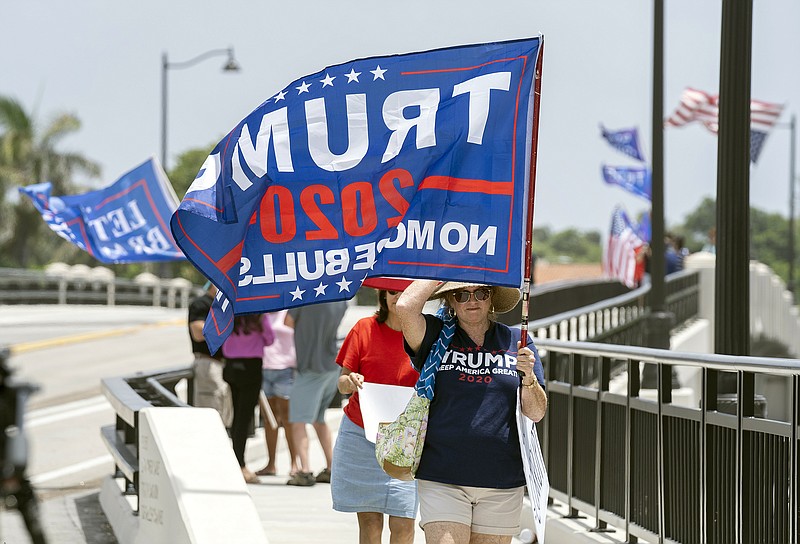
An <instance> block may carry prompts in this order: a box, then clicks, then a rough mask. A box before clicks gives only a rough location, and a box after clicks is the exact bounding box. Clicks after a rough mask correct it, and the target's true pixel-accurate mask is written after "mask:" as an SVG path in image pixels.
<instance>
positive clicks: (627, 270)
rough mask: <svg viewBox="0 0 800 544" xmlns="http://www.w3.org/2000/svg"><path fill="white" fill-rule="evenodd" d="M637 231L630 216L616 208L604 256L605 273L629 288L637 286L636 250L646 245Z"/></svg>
mask: <svg viewBox="0 0 800 544" xmlns="http://www.w3.org/2000/svg"><path fill="white" fill-rule="evenodd" d="M636 231H637V229H636V228H634V226H633V225H632V224H631V222H630V220H629V219H628V214H626V213H625V211H624V210H623V209H622V208H620V207H616V208H614V215H613V216H612V218H611V233H610V234H609V236H608V246H607V247H606V252H605V255H604V256H603V271H604V272H605V274H606V276H608V277H610V278H613V279H618V280H619V281H621V282H622V283H624V284H625V285H627V286H628V287H635V286H636V280H635V278H634V276H635V272H636V250H637V249H639V248H640V247H642V246H643V245H644V241H643V240H642V239H641V238H639V236H638V235H637V234H636Z"/></svg>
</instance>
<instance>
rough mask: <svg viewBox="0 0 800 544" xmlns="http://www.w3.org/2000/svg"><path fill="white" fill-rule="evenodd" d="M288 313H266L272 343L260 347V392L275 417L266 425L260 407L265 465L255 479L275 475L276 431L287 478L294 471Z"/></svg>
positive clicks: (291, 335)
mask: <svg viewBox="0 0 800 544" xmlns="http://www.w3.org/2000/svg"><path fill="white" fill-rule="evenodd" d="M287 312H288V310H280V311H278V312H271V313H268V314H267V316H268V317H269V322H270V326H271V327H272V332H274V333H275V341H274V342H273V343H272V344H270V345H269V346H265V347H264V362H263V365H262V369H261V372H262V380H261V390H262V391H263V392H264V396H265V398H266V399H267V402H268V403H269V410H270V411H271V412H272V414H273V416H274V418H275V424H276V426H275V427H273V426H272V424H271V423H270V418H269V417H268V415H267V411H266V407H264V406H261V419H262V420H263V421H264V436H265V438H266V442H267V464H266V466H265V467H264V468H262V469H261V470H259V471H257V472H256V475H257V476H274V475H275V474H277V468H276V466H275V457H276V452H277V449H278V432H279V430H280V428H281V427H283V432H284V435H285V436H286V443H287V445H288V449H289V458H290V459H291V468H290V470H289V474H290V475H294V474H295V473H296V472H297V471H298V470H299V468H298V464H297V452H296V451H295V448H294V442H292V435H291V433H290V432H289V429H288V427H289V394H290V393H291V391H292V384H293V383H294V373H295V368H296V367H297V358H296V357H295V351H294V329H292V328H291V327H287V326H286V324H285V323H284V320H285V319H286V314H287Z"/></svg>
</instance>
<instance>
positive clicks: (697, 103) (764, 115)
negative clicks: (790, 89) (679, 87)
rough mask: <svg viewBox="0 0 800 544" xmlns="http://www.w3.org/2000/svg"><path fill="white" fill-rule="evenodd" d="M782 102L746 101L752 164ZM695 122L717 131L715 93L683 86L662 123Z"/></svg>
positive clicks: (779, 111)
mask: <svg viewBox="0 0 800 544" xmlns="http://www.w3.org/2000/svg"><path fill="white" fill-rule="evenodd" d="M781 111H783V104H774V103H772V102H763V101H761V100H750V161H751V162H753V163H755V162H756V161H757V160H758V156H759V155H760V154H761V149H762V147H763V146H764V141H765V140H766V139H767V133H769V131H770V129H771V128H772V127H773V126H774V125H775V123H776V122H777V121H778V117H780V115H781ZM692 121H698V122H700V123H703V125H704V126H705V127H706V128H707V129H708V130H710V131H711V132H713V133H714V134H717V132H719V95H716V94H708V93H707V92H704V91H699V90H697V89H692V88H687V89H686V90H685V91H683V94H682V95H681V103H680V105H679V106H678V108H677V109H676V110H675V111H674V112H673V113H672V115H670V116H669V117H667V120H666V121H665V123H664V124H665V125H666V126H669V127H682V126H684V125H686V124H688V123H691V122H692Z"/></svg>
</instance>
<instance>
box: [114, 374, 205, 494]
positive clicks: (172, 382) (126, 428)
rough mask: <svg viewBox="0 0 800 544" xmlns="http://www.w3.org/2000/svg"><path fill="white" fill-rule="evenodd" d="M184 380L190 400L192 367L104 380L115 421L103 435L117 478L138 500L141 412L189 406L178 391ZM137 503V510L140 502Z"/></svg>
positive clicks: (127, 491) (128, 492)
mask: <svg viewBox="0 0 800 544" xmlns="http://www.w3.org/2000/svg"><path fill="white" fill-rule="evenodd" d="M181 380H186V381H187V398H188V399H191V398H192V391H193V385H194V372H193V370H192V367H190V366H187V367H181V368H175V369H170V370H165V371H160V372H158V373H155V374H135V375H133V376H127V377H115V378H105V379H103V380H102V391H103V394H104V395H105V397H106V398H107V399H108V402H109V403H110V404H111V407H112V408H113V409H114V412H115V414H116V422H115V423H114V425H107V426H105V427H102V428H101V429H100V435H101V437H102V439H103V442H104V443H105V445H106V449H108V451H109V453H111V457H112V458H113V459H114V467H115V476H116V477H120V478H124V479H125V493H126V494H128V495H135V496H136V497H137V498H138V493H139V433H138V431H137V427H138V425H139V411H140V410H143V409H144V408H149V407H151V406H183V407H186V406H189V404H187V403H186V402H184V401H183V400H181V399H180V398H178V395H177V394H176V392H175V386H176V385H177V384H178V382H180V381H181ZM136 504H137V509H138V500H137V501H136Z"/></svg>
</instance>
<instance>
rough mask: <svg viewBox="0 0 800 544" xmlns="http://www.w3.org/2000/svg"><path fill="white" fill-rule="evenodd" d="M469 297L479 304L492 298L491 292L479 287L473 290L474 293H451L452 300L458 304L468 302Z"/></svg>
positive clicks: (486, 288)
mask: <svg viewBox="0 0 800 544" xmlns="http://www.w3.org/2000/svg"><path fill="white" fill-rule="evenodd" d="M470 296H474V297H475V300H476V301H479V302H480V301H483V300H487V299H488V298H489V297H490V296H492V290H491V289H489V288H488V287H481V288H480V289H475V291H455V292H454V293H453V298H454V299H455V301H456V302H458V303H459V304H464V303H466V302H469V298H470Z"/></svg>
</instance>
